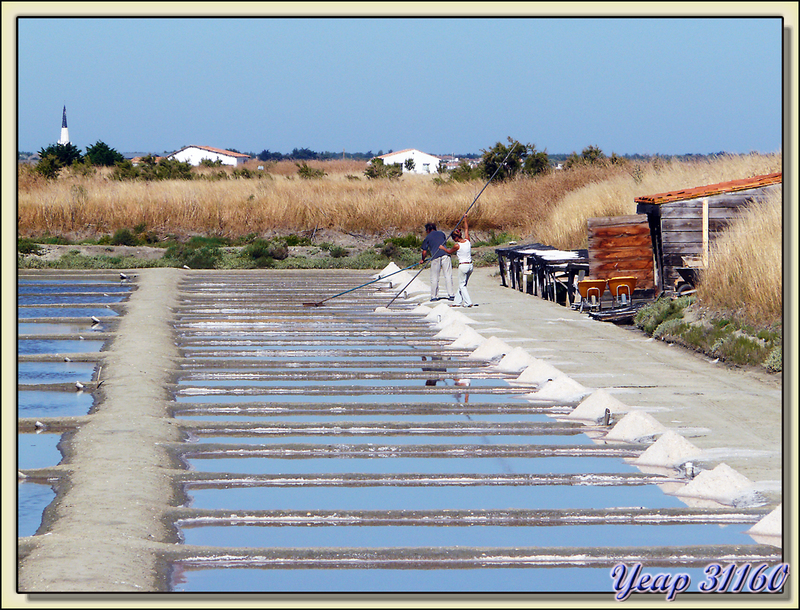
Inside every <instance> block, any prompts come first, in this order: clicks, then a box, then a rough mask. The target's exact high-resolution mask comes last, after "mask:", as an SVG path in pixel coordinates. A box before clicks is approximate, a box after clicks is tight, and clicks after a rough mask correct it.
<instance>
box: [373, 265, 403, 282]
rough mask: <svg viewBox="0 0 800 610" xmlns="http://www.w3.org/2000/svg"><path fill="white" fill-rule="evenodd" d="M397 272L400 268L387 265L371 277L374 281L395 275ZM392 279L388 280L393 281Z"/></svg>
mask: <svg viewBox="0 0 800 610" xmlns="http://www.w3.org/2000/svg"><path fill="white" fill-rule="evenodd" d="M397 271H400V267H398V266H397V265H395V264H394V263H389V264H388V265H386V266H385V267H384V268H383V269H381V270H380V271H379V272H378V273H376V274H375V275H373V276H372V277H373V278H375V279H378V278H385V277H386V276H387V275H390V274H392V273H395V272H397ZM393 277H394V276H393ZM393 277H392V278H389V280H391V279H393ZM387 281H388V280H387Z"/></svg>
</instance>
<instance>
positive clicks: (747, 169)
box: [533, 154, 782, 249]
mask: <svg viewBox="0 0 800 610" xmlns="http://www.w3.org/2000/svg"><path fill="white" fill-rule="evenodd" d="M781 167H782V155H780V154H775V155H742V156H736V155H725V156H720V157H713V158H707V159H703V160H699V161H691V162H679V161H674V160H673V161H670V160H660V159H659V160H656V161H654V162H649V163H629V164H626V165H624V166H623V167H622V168H619V169H618V170H617V171H616V172H615V173H613V174H611V175H608V176H605V177H603V178H602V179H600V180H591V181H589V182H587V183H586V184H585V185H582V186H581V187H579V188H577V189H573V190H570V191H569V192H567V193H565V194H564V196H563V197H562V198H561V199H560V200H559V201H558V203H557V205H554V206H552V207H551V209H550V213H549V215H548V216H547V217H546V218H545V219H544V221H543V222H542V223H540V224H539V225H538V226H537V227H535V228H534V229H533V232H534V233H535V235H536V236H537V237H538V238H539V239H538V241H542V242H543V243H547V244H549V245H552V246H555V247H557V248H561V249H575V248H585V247H586V245H587V238H588V236H587V222H588V220H589V219H590V218H599V217H604V216H626V215H629V214H635V213H636V203H635V201H634V200H635V199H636V198H637V197H641V196H645V195H655V194H658V193H665V192H669V191H674V190H680V189H685V188H691V187H696V186H706V185H709V184H716V183H718V182H726V181H728V180H738V179H742V178H750V177H752V176H759V175H763V174H771V173H774V172H779V171H781Z"/></svg>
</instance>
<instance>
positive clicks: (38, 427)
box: [33, 419, 47, 434]
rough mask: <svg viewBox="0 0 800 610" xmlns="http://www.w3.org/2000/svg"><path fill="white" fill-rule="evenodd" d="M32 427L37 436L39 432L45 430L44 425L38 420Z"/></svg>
mask: <svg viewBox="0 0 800 610" xmlns="http://www.w3.org/2000/svg"><path fill="white" fill-rule="evenodd" d="M33 427H34V428H36V433H37V434H38V433H39V432H41V431H42V430H44V429H45V428H47V426H45V425H44V424H43V423H42V422H40V421H39V420H38V419H37V420H36V423H35V424H33Z"/></svg>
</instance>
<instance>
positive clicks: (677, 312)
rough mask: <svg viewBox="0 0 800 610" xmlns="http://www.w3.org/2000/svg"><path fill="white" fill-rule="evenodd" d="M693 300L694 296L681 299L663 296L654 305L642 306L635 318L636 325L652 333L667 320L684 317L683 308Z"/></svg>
mask: <svg viewBox="0 0 800 610" xmlns="http://www.w3.org/2000/svg"><path fill="white" fill-rule="evenodd" d="M692 302H693V297H681V298H679V299H675V300H672V299H669V298H661V299H658V300H657V301H656V302H655V303H653V304H652V305H647V306H645V307H642V308H641V309H640V310H639V311H638V312H636V316H635V318H634V323H635V324H636V326H638V327H639V328H641V329H642V330H643V331H644V332H646V333H647V334H648V335H652V334H653V332H654V331H655V329H656V328H657V327H658V326H659V325H660V324H662V323H663V322H665V321H667V320H672V319H676V318H682V317H683V310H684V309H685V308H686V307H687V306H688V305H689V304H690V303H692Z"/></svg>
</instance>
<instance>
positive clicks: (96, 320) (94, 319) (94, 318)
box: [92, 316, 100, 324]
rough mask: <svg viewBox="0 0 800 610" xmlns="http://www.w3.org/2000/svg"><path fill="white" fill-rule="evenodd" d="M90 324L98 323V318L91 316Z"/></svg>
mask: <svg viewBox="0 0 800 610" xmlns="http://www.w3.org/2000/svg"><path fill="white" fill-rule="evenodd" d="M92 324H100V318H98V317H97V316H92Z"/></svg>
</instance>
